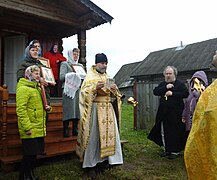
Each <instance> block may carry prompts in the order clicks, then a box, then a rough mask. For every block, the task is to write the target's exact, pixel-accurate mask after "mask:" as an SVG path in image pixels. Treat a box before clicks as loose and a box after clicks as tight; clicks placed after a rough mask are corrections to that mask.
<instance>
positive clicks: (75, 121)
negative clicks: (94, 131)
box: [72, 119, 78, 136]
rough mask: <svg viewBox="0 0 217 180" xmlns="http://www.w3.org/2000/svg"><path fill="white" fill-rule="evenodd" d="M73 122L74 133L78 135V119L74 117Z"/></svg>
mask: <svg viewBox="0 0 217 180" xmlns="http://www.w3.org/2000/svg"><path fill="white" fill-rule="evenodd" d="M72 124H73V128H72V135H73V136H78V119H73V120H72Z"/></svg>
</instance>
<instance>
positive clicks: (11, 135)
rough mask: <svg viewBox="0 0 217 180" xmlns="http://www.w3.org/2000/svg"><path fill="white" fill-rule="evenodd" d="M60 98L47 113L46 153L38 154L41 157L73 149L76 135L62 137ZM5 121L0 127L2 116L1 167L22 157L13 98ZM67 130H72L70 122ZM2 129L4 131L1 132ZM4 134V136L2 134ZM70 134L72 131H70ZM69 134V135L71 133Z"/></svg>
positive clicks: (8, 106)
mask: <svg viewBox="0 0 217 180" xmlns="http://www.w3.org/2000/svg"><path fill="white" fill-rule="evenodd" d="M61 102H62V99H61V98H59V100H58V99H55V103H53V104H52V101H51V106H52V112H51V113H50V114H49V115H48V122H47V125H46V126H47V128H46V129H47V132H46V137H45V152H46V155H40V156H38V158H39V159H41V158H48V157H53V156H58V155H65V154H70V153H72V152H74V151H75V147H76V143H77V137H75V136H70V137H68V138H64V137H63V123H62V117H63V116H62V103H61ZM6 112H7V113H6V116H7V117H6V121H7V123H4V128H2V127H3V126H2V124H3V121H2V116H1V119H0V120H1V121H0V123H1V124H0V128H1V129H0V135H1V142H0V161H1V164H2V167H5V166H6V165H7V164H8V165H10V164H13V163H15V162H19V161H20V160H21V158H22V150H21V140H20V137H19V132H18V125H17V115H16V104H15V101H14V99H12V100H10V104H7V108H6ZM69 128H70V129H69V132H72V123H70V125H69ZM3 130H4V132H3ZM3 134H4V136H3ZM71 134H72V133H71ZM71 134H70V135H71Z"/></svg>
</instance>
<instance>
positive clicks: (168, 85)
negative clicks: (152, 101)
mask: <svg viewBox="0 0 217 180" xmlns="http://www.w3.org/2000/svg"><path fill="white" fill-rule="evenodd" d="M173 87H174V85H173V84H170V83H169V84H167V85H166V88H167V89H171V88H173Z"/></svg>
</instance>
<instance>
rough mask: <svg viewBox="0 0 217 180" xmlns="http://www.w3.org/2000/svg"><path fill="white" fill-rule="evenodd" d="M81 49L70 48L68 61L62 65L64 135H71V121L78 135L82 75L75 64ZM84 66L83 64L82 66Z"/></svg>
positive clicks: (74, 132) (74, 133)
mask: <svg viewBox="0 0 217 180" xmlns="http://www.w3.org/2000/svg"><path fill="white" fill-rule="evenodd" d="M79 53H80V50H79V49H78V48H74V49H73V50H68V58H67V61H65V62H62V63H61V66H60V80H61V81H63V85H62V88H63V137H69V131H68V126H69V121H72V122H73V129H72V135H73V136H77V135H78V129H77V128H78V121H79V119H80V111H79V88H80V85H81V77H80V75H79V74H78V73H76V72H75V70H74V68H73V66H75V65H80V66H82V64H79V63H78V59H79ZM82 67H83V66H82Z"/></svg>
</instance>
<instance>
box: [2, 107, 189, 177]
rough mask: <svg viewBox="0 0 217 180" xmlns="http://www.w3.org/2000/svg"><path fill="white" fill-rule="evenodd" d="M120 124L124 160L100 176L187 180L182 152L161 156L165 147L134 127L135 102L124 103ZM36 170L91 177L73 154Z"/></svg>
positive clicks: (41, 163) (44, 162) (42, 162)
mask: <svg viewBox="0 0 217 180" xmlns="http://www.w3.org/2000/svg"><path fill="white" fill-rule="evenodd" d="M121 124H122V125H121V139H124V140H128V143H126V144H125V145H124V149H123V155H124V164H123V165H121V166H117V167H114V168H112V169H109V170H106V171H105V172H103V173H101V174H99V175H98V177H97V179H98V180H101V179H104V180H119V179H120V180H134V179H135V180H139V179H141V180H187V174H186V170H185V165H184V160H183V155H182V156H180V157H179V158H177V159H174V160H169V159H166V158H161V157H159V155H158V154H159V153H160V152H161V151H162V149H161V148H160V147H159V146H157V145H155V144H154V143H153V142H151V141H149V140H148V139H147V132H146V131H144V130H134V129H133V106H131V105H126V104H124V105H123V112H122V123H121ZM35 174H36V175H37V176H39V177H40V180H73V179H76V180H79V179H88V178H87V177H86V175H85V173H84V171H83V170H82V168H81V163H80V162H79V160H78V158H77V157H76V156H75V155H74V154H73V155H68V156H61V157H56V158H53V159H49V160H40V161H38V164H37V167H36V169H35ZM0 179H4V180H15V179H18V172H17V171H15V172H11V173H8V174H4V173H2V172H1V173H0Z"/></svg>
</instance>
